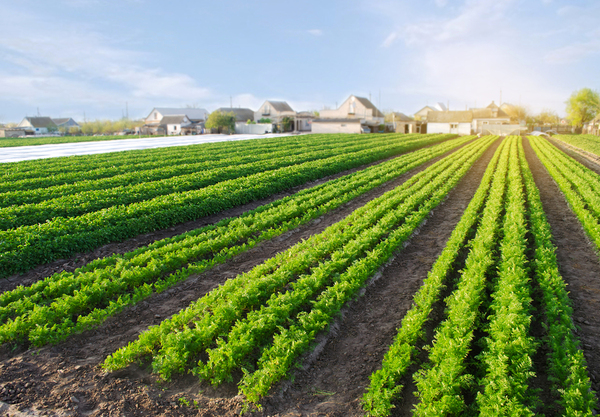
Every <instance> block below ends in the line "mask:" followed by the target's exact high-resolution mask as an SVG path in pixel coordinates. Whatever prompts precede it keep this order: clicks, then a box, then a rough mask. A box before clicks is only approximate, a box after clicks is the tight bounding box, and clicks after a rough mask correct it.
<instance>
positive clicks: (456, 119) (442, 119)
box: [427, 110, 473, 135]
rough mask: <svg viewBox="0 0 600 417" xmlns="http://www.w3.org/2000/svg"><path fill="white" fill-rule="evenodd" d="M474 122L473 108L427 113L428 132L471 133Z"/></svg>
mask: <svg viewBox="0 0 600 417" xmlns="http://www.w3.org/2000/svg"><path fill="white" fill-rule="evenodd" d="M472 122H473V112H472V111H471V110H461V111H449V110H448V111H432V112H429V113H428V114H427V133H456V134H458V135H470V134H471V126H472Z"/></svg>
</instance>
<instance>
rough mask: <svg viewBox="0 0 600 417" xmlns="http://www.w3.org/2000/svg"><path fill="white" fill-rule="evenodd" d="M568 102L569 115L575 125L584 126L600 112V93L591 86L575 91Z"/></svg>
mask: <svg viewBox="0 0 600 417" xmlns="http://www.w3.org/2000/svg"><path fill="white" fill-rule="evenodd" d="M566 103H567V117H568V118H569V119H570V120H571V125H573V126H578V127H581V126H583V125H584V124H585V123H587V122H589V121H591V120H593V119H594V117H596V115H597V114H598V113H599V112H600V95H599V94H598V92H597V91H594V90H592V89H591V88H582V89H581V90H578V91H575V92H574V93H573V94H571V97H569V99H568V100H567V101H566Z"/></svg>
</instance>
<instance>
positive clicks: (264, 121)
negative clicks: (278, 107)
mask: <svg viewBox="0 0 600 417" xmlns="http://www.w3.org/2000/svg"><path fill="white" fill-rule="evenodd" d="M258 123H271V119H268V118H266V117H263V118H262V119H260V120H259V121H258Z"/></svg>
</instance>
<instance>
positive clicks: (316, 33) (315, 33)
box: [307, 29, 323, 36]
mask: <svg viewBox="0 0 600 417" xmlns="http://www.w3.org/2000/svg"><path fill="white" fill-rule="evenodd" d="M307 32H308V33H309V34H311V35H313V36H321V35H323V31H322V30H321V29H310V30H307Z"/></svg>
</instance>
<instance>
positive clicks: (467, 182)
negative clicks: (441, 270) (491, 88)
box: [264, 140, 500, 416]
mask: <svg viewBox="0 0 600 417" xmlns="http://www.w3.org/2000/svg"><path fill="white" fill-rule="evenodd" d="M499 144H500V141H499V140H498V141H496V142H495V143H494V144H493V145H492V146H490V148H489V149H488V150H487V151H486V152H485V153H484V154H483V155H482V157H481V158H479V160H478V161H477V162H476V163H475V164H474V165H473V167H472V168H471V169H470V170H469V172H468V173H467V174H466V175H465V176H464V177H463V179H462V180H461V181H460V182H459V183H458V185H457V186H456V187H455V188H454V189H453V190H452V191H451V192H450V193H449V194H448V197H447V199H446V200H445V201H444V203H443V204H441V205H440V206H438V207H437V208H436V209H434V211H433V212H432V213H431V214H430V216H429V218H428V220H427V222H426V223H425V224H424V225H422V226H421V227H420V229H419V232H418V234H415V235H413V237H412V238H411V239H410V241H409V244H408V246H406V247H405V248H404V249H402V250H401V251H400V252H399V253H398V254H397V255H396V256H395V258H394V259H393V261H391V262H390V263H389V264H388V265H387V266H386V267H385V268H384V269H383V270H382V271H380V272H381V276H380V277H379V278H378V279H377V280H376V281H375V282H373V283H372V284H371V285H370V286H369V287H368V288H367V289H366V291H365V293H364V295H363V296H362V297H360V298H359V299H357V300H355V301H354V302H353V303H351V304H350V306H349V307H347V308H346V309H345V310H344V313H343V316H342V318H341V319H339V320H338V321H337V323H336V324H335V325H334V326H333V329H334V330H333V331H332V332H331V333H330V335H329V336H330V337H329V338H328V340H326V342H325V343H324V346H323V347H322V351H321V353H320V354H318V356H316V357H314V356H315V355H312V356H311V359H313V360H312V362H311V363H308V364H305V365H304V367H305V369H303V370H300V371H298V372H296V374H295V382H294V383H293V384H292V385H290V386H289V387H287V389H285V390H284V391H283V392H279V393H277V394H276V395H273V396H272V397H271V398H268V399H267V400H266V401H264V408H265V411H264V415H269V416H321V415H327V416H362V415H363V412H362V407H361V403H360V400H361V398H362V395H363V394H364V392H365V388H366V387H367V386H368V384H369V376H370V375H371V374H372V373H373V371H375V370H377V369H378V368H380V366H381V361H382V359H383V356H384V354H385V353H386V352H387V349H388V347H389V345H390V344H391V343H392V341H393V338H394V336H395V335H396V333H397V330H396V329H397V328H398V327H399V326H400V323H401V321H402V318H403V317H404V315H405V314H406V311H407V310H408V309H409V308H410V307H411V304H412V299H413V296H414V294H415V293H416V292H417V290H418V289H419V288H420V287H421V285H422V283H423V280H424V279H425V278H426V277H427V273H428V272H429V270H430V269H431V267H432V266H433V263H434V262H435V260H436V259H437V258H438V256H439V255H440V253H441V252H442V250H443V248H444V247H445V245H446V242H447V240H448V239H449V237H450V234H451V233H452V231H453V230H454V228H455V227H456V224H457V223H458V221H459V220H460V218H461V216H462V214H463V212H464V210H465V209H466V208H467V205H468V204H469V202H470V201H471V199H472V197H473V195H474V194H475V191H476V190H477V187H478V186H479V184H480V182H481V178H482V177H483V173H484V172H485V169H486V168H487V165H488V163H489V161H490V160H491V158H492V156H493V154H494V151H495V150H496V148H497V147H498V145H499ZM282 385H284V386H285V385H286V384H282ZM405 391H406V390H405ZM408 393H409V394H410V390H409V391H408ZM402 409H405V408H404V407H402ZM406 409H407V411H410V407H406ZM396 411H398V410H396ZM398 415H410V413H408V414H402V413H401V414H398Z"/></svg>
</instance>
